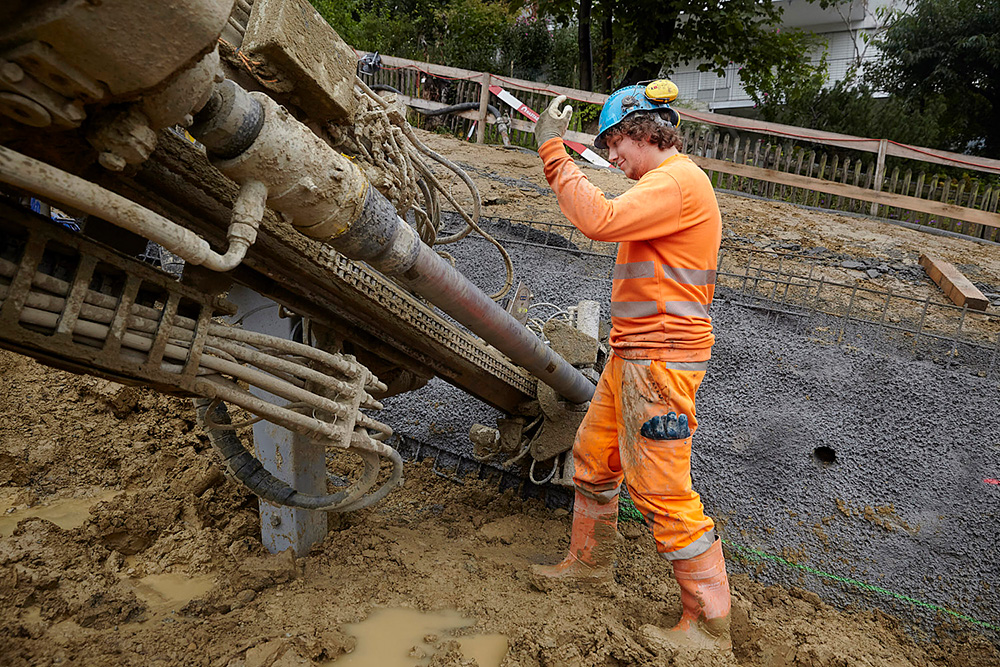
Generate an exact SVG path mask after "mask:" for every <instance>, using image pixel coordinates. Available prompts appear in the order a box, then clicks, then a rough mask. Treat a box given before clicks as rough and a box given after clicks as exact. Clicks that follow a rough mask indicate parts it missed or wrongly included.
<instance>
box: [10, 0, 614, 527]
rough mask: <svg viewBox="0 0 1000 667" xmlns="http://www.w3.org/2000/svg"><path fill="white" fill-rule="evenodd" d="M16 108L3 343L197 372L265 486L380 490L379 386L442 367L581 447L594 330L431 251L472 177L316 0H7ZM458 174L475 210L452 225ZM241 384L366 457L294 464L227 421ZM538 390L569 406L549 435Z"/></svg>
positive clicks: (297, 500) (296, 422) (209, 404)
mask: <svg viewBox="0 0 1000 667" xmlns="http://www.w3.org/2000/svg"><path fill="white" fill-rule="evenodd" d="M0 114H2V116H0V238H2V242H0V303H2V305H0V344H2V345H3V346H4V347H8V348H11V349H15V350H17V351H20V352H22V353H26V354H29V355H31V356H34V357H36V358H39V359H42V360H43V361H45V362H46V363H49V364H52V365H56V366H59V367H63V368H67V369H70V370H74V371H76V372H82V373H93V374H100V375H103V376H106V377H110V378H113V379H116V380H118V381H122V382H126V383H141V384H146V385H150V386H153V387H156V388H157V389H159V390H162V391H165V392H171V393H177V394H182V395H189V396H196V397H199V400H198V409H199V415H200V416H201V418H202V419H203V421H204V423H205V424H206V425H207V426H208V427H209V428H210V429H211V430H212V432H213V442H214V443H215V444H216V445H217V448H218V449H219V450H220V451H222V452H223V456H224V457H225V459H226V461H227V465H228V467H229V469H230V471H231V472H232V473H233V474H234V475H235V476H236V477H237V478H239V479H240V480H241V481H243V483H245V484H246V485H247V486H249V487H250V488H251V489H253V491H254V492H255V493H256V494H258V495H259V496H261V497H262V498H264V499H266V500H268V501H269V502H271V503H275V504H278V505H285V506H292V507H300V508H306V509H309V510H315V509H325V510H328V511H344V510H350V509H356V508H358V507H363V506H366V505H368V504H370V503H371V502H374V501H375V500H377V499H378V498H380V497H382V496H383V495H384V494H385V493H387V492H388V490H390V489H391V488H392V486H393V485H394V484H395V482H396V480H398V478H399V475H400V472H401V463H400V460H399V456H398V454H397V453H396V452H395V451H394V450H393V449H392V448H391V447H389V446H388V445H386V444H385V442H384V440H385V438H386V437H387V436H388V435H389V434H390V432H391V431H390V430H389V429H388V428H387V427H386V426H384V425H382V424H380V423H379V422H378V421H376V420H375V419H373V418H372V417H370V416H367V415H366V414H364V413H362V412H361V409H369V410H376V409H378V408H379V407H381V404H380V403H379V400H378V399H379V398H381V397H384V396H388V395H391V394H394V393H400V392H405V391H409V390H412V389H414V388H417V387H419V386H421V385H422V384H423V383H425V382H426V381H427V379H428V378H430V377H431V376H434V375H438V376H441V377H443V378H444V379H446V380H448V381H449V382H451V383H453V384H455V385H457V386H459V387H461V388H463V389H464V390H466V391H468V392H469V393H470V394H473V395H475V396H477V397H479V398H480V399H482V400H484V401H486V402H488V403H490V404H492V405H494V406H496V407H498V408H500V409H502V410H504V411H505V412H507V413H509V414H510V415H511V421H510V424H513V425H514V426H509V425H506V426H505V425H502V428H501V430H502V431H503V434H502V435H503V440H504V442H505V443H507V442H509V441H511V440H512V439H513V440H516V442H517V443H519V445H518V446H520V444H523V443H525V441H526V440H525V431H526V429H528V432H529V433H531V434H532V435H534V436H536V437H534V438H533V439H532V440H531V448H530V449H531V451H530V453H531V454H532V455H533V456H535V457H536V458H543V457H544V458H546V459H550V458H552V457H553V456H555V455H556V454H558V453H560V452H562V451H565V450H566V449H568V447H569V446H570V437H571V434H572V430H573V429H572V428H571V427H567V426H568V425H569V424H570V423H571V422H573V420H574V419H575V420H577V421H578V420H579V416H578V415H580V414H582V413H581V412H580V411H579V409H578V408H576V407H573V406H579V405H580V404H583V403H585V402H586V401H587V400H589V398H590V396H591V394H592V392H593V387H594V384H593V378H588V377H585V376H584V375H583V374H582V373H581V372H580V370H579V369H578V368H577V367H575V366H574V363H575V364H576V365H577V366H581V367H586V366H588V365H591V366H592V364H593V361H594V359H592V358H590V357H591V356H593V355H590V353H589V352H588V353H586V354H583V355H582V356H581V355H577V358H575V359H573V360H572V361H573V362H574V363H570V362H568V361H567V360H565V359H564V358H562V357H561V356H560V355H559V354H556V353H554V352H553V351H552V349H551V347H549V346H548V345H546V344H544V343H543V342H542V341H541V340H540V339H539V337H538V336H536V335H535V334H533V333H532V332H531V331H529V330H528V329H527V328H526V327H525V326H524V325H523V324H522V323H521V322H519V321H518V320H517V319H516V318H515V317H513V316H511V315H510V314H509V313H508V312H506V311H505V310H504V309H503V308H501V307H500V306H499V305H498V304H497V301H496V300H495V299H496V298H497V297H498V295H492V297H491V296H490V295H486V294H484V293H483V292H482V291H481V290H480V289H478V288H477V287H476V286H475V285H473V284H472V283H471V282H469V281H468V280H467V279H466V278H465V277H464V276H463V275H461V274H460V273H459V272H457V271H456V270H455V269H454V268H453V267H452V265H451V264H450V263H449V262H448V261H447V260H446V259H444V258H443V257H442V254H441V253H439V252H437V251H435V249H434V246H435V245H439V244H442V243H451V242H455V241H458V240H461V238H463V237H464V236H466V235H467V234H469V233H472V232H474V231H481V230H480V229H479V227H478V224H477V223H478V219H479V197H478V193H477V192H476V190H475V185H474V184H473V183H472V181H471V180H470V179H469V178H468V177H467V176H465V175H464V174H463V173H462V172H461V170H460V169H458V168H457V167H455V165H453V164H452V163H450V162H449V161H448V160H447V159H446V158H444V157H443V156H440V155H438V154H436V153H434V152H433V151H431V150H430V149H429V148H427V147H426V146H425V145H423V143H421V142H420V140H419V138H418V137H417V136H416V135H415V134H414V133H413V131H412V130H411V129H410V127H409V125H408V124H407V122H406V118H405V109H404V108H403V107H402V106H401V105H400V104H399V103H398V102H397V101H396V100H395V99H394V98H393V96H392V95H389V96H387V97H381V96H379V94H377V93H376V92H374V91H372V90H371V89H370V88H369V87H368V86H367V85H365V83H364V81H363V80H362V79H361V78H359V77H358V76H357V56H356V54H355V53H354V51H353V50H352V49H351V48H350V47H349V46H347V45H346V44H345V43H344V42H343V41H342V40H341V39H340V38H339V37H338V36H337V35H336V33H335V32H334V31H333V30H332V28H330V26H329V25H328V24H326V23H325V22H324V21H323V20H322V18H321V17H320V16H319V15H318V14H317V13H316V12H315V10H314V9H313V8H312V7H311V6H310V5H309V4H308V2H306V0H256V2H255V3H252V4H251V3H250V2H247V1H245V0H236V2H235V4H234V2H233V0H179V1H177V2H171V3H159V2H152V1H145V2H139V1H136V0H103V1H102V2H99V3H96V2H89V1H87V0H46V1H44V2H34V1H32V2H28V1H27V0H15V1H14V2H8V3H5V4H4V5H3V7H2V8H0ZM442 173H444V174H449V177H450V178H453V179H460V180H461V181H463V182H464V183H465V186H466V187H467V188H468V190H469V194H468V196H467V197H466V199H465V202H458V201H456V200H455V195H453V194H452V189H453V188H451V187H446V186H445V185H443V184H442V183H441V179H442V178H443V176H442ZM442 198H444V199H446V200H447V201H448V202H449V203H450V204H451V205H452V207H453V208H454V209H455V210H456V211H457V212H458V214H459V215H460V216H461V218H462V219H463V220H464V223H465V225H466V226H465V228H464V229H463V230H460V231H458V232H457V233H451V234H448V235H445V234H444V233H443V232H442V227H441V218H442V215H441V209H442V202H441V199H442ZM469 202H471V204H470V203H469ZM466 209H471V210H468V211H467V210H466ZM70 227H71V228H72V229H70ZM150 242H151V243H153V244H155V245H154V246H150V245H149V244H150ZM148 247H154V248H162V249H163V251H164V253H169V254H170V255H171V256H177V257H179V258H181V259H182V260H183V262H184V270H183V273H182V275H181V277H180V278H179V279H178V277H177V276H176V275H173V274H171V273H169V272H166V271H163V270H161V269H159V268H157V267H155V266H149V265H148V264H146V263H144V262H143V261H142V260H141V259H139V257H140V256H141V255H143V253H144V252H145V251H146V249H147V248H148ZM507 282H508V285H507V287H508V288H509V286H510V282H511V271H510V270H509V269H508V281H507ZM237 287H238V290H237V291H239V290H244V291H245V292H249V293H250V294H253V295H254V298H257V299H263V301H262V303H264V304H265V305H266V304H270V305H271V306H273V307H274V311H273V312H274V313H279V312H280V313H281V314H282V315H286V316H288V317H289V322H293V323H294V326H290V327H289V328H288V331H287V333H288V335H287V336H275V335H269V334H267V333H262V332H260V331H252V330H251V329H250V328H249V327H246V326H242V325H241V324H242V321H243V319H244V318H245V316H246V315H247V314H248V313H247V312H246V309H245V308H244V311H243V312H242V313H241V314H240V315H238V316H237V315H236V313H235V306H234V304H233V302H232V300H229V299H227V298H226V297H227V296H231V294H232V293H233V292H232V291H233V290H234V289H237ZM244 306H245V303H244ZM262 307H265V306H260V307H258V308H262ZM435 307H436V308H435ZM437 309H440V311H439V310H437ZM441 311H443V313H444V314H442V312H441ZM234 316H235V317H234ZM588 318H589V319H588ZM592 319H594V317H593V316H591V315H587V316H585V317H583V319H582V320H580V321H581V322H584V321H586V322H589V321H590V320H592ZM454 321H458V322H460V323H461V324H462V325H464V326H465V327H467V328H468V331H467V330H465V329H463V328H462V327H460V326H456V325H455V324H454ZM553 326H557V325H553ZM586 327H588V328H591V329H593V330H594V332H596V324H595V323H593V322H591V323H590V324H587V325H586ZM469 331H471V332H473V333H470V332H469ZM594 332H592V333H594ZM558 337H559V336H556V338H558ZM570 337H572V336H570ZM563 338H565V336H563ZM589 340H591V341H593V339H592V338H591V339H589ZM591 347H593V348H594V349H596V341H593V345H591ZM525 369H526V370H527V371H528V372H529V373H530V375H529V374H527V373H525ZM531 376H534V377H531ZM535 378H537V379H539V380H541V383H538V382H536V379H535ZM226 404H229V405H235V406H238V407H239V408H240V409H241V410H242V411H245V412H247V413H250V415H251V418H252V419H253V420H266V421H267V422H268V423H271V424H276V425H279V426H281V427H284V428H285V429H288V431H289V432H291V433H294V434H296V436H295V437H296V438H299V439H301V440H302V442H304V443H307V444H306V445H304V447H306V449H308V448H309V447H312V449H313V450H315V449H316V445H317V444H320V445H322V446H323V447H320V448H319V451H320V452H322V451H323V450H324V449H326V450H327V451H330V450H337V451H350V452H353V453H355V454H357V456H358V457H360V459H361V460H362V462H363V464H364V471H363V472H362V473H361V474H359V475H358V476H357V479H356V480H355V481H354V483H353V484H349V485H347V486H346V487H344V488H340V489H338V490H335V492H329V491H328V489H326V488H320V489H314V490H313V492H311V493H307V492H305V491H303V489H298V488H294V487H295V485H294V475H292V478H293V479H292V481H293V484H292V485H291V486H289V485H288V484H286V483H285V482H282V481H280V480H279V479H277V478H276V477H275V476H274V475H272V474H271V473H270V472H268V470H267V469H266V468H265V467H263V466H262V465H261V462H260V461H259V460H258V459H257V458H256V457H255V456H253V455H252V454H250V453H249V452H247V451H246V449H245V448H244V447H243V446H242V445H241V444H240V442H239V440H238V439H235V438H233V437H231V436H232V432H233V428H235V427H234V426H232V425H231V424H229V423H228V422H229V419H228V416H227V414H226V411H225V410H224V409H223V408H224V406H225V405H226ZM544 415H548V416H549V420H550V421H552V422H553V423H555V422H560V421H561V420H562V421H563V427H562V428H559V427H558V425H557V426H554V427H553V428H551V429H549V436H547V437H546V436H544V434H543V432H542V429H540V427H539V423H540V419H539V418H540V417H541V416H544ZM567 415H569V416H567ZM515 431H516V433H515ZM557 432H559V433H562V435H556V434H557ZM566 433H569V436H567V435H566ZM480 435H481V436H482V434H480ZM495 436H496V437H495V438H494V440H495V441H496V443H499V441H500V440H501V437H500V436H501V433H500V431H497V432H496V434H495ZM490 437H492V436H490V435H489V434H487V435H486V436H483V437H480V438H479V441H478V446H479V448H480V451H482V450H483V448H484V447H485V448H486V449H489V446H490V445H489V442H488V441H489V440H490ZM547 439H548V441H549V442H548V444H547V445H546V444H545V443H546V441H547ZM504 446H509V445H504ZM497 451H498V452H499V451H500V450H497ZM258 453H259V452H258ZM306 458H308V457H306ZM383 458H384V459H389V460H391V461H392V466H390V467H391V468H392V472H391V473H390V474H386V473H385V472H383V474H382V475H381V477H379V469H380V459H383ZM300 463H301V462H300ZM322 463H323V457H322V453H321V454H320V456H319V464H320V465H322ZM272 467H273V466H272ZM279 467H280V466H279ZM560 470H561V469H560ZM553 476H554V477H557V478H561V479H562V478H565V477H566V474H565V471H561V472H560V474H559V475H553ZM286 477H287V476H286ZM320 486H322V487H325V486H326V485H325V483H323V484H321V485H320ZM373 488H375V489H376V490H375V491H372V489H373Z"/></svg>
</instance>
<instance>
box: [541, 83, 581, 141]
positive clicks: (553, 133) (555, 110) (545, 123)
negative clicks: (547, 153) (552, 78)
mask: <svg viewBox="0 0 1000 667" xmlns="http://www.w3.org/2000/svg"><path fill="white" fill-rule="evenodd" d="M565 101H566V96H565V95H560V96H559V97H557V98H556V99H554V100H552V103H551V104H550V105H549V107H548V108H547V109H546V110H545V111H543V112H542V116H541V118H539V119H538V122H537V123H535V141H536V142H538V145H539V146H541V145H542V144H544V143H545V142H546V141H548V140H549V139H555V138H556V137H559V138H560V139H561V138H562V136H563V135H564V134H566V130H568V129H569V119H570V118H572V117H573V107H571V106H569V105H568V104H567V105H566V106H564V107H563V108H562V111H560V110H559V106H560V105H561V104H562V103H563V102H565Z"/></svg>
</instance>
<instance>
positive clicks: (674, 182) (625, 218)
mask: <svg viewBox="0 0 1000 667" xmlns="http://www.w3.org/2000/svg"><path fill="white" fill-rule="evenodd" d="M538 153H539V155H540V156H541V158H542V161H543V162H544V163H545V178H546V179H547V180H548V182H549V185H551V186H552V189H553V190H554V191H555V193H556V197H557V198H558V200H559V208H560V209H562V212H563V214H564V215H565V216H566V217H567V218H568V219H569V221H570V222H572V223H573V224H574V225H575V226H576V227H577V228H578V229H579V230H580V231H581V232H583V233H584V234H585V235H586V236H588V237H589V238H592V239H594V240H595V241H610V242H617V243H619V246H618V258H617V261H616V263H615V268H614V274H613V276H612V288H611V347H612V348H614V350H615V353H616V354H617V355H618V356H620V357H622V358H625V359H657V360H661V361H674V362H695V361H707V360H708V359H709V357H710V356H711V348H712V343H714V342H715V336H713V335H712V320H711V318H710V317H709V316H708V307H709V305H710V304H711V303H712V297H713V295H714V294H715V273H716V270H717V268H718V255H719V245H720V243H721V241H722V217H721V215H720V214H719V204H718V202H717V201H716V199H715V191H714V190H713V189H712V183H711V181H710V180H709V179H708V176H707V175H706V174H705V172H703V171H702V170H701V169H700V168H699V167H698V165H696V164H695V163H694V162H692V161H691V158H689V157H688V156H686V155H683V154H677V155H675V156H673V157H670V158H667V159H666V160H664V161H663V163H662V164H660V165H659V166H658V167H656V168H655V169H652V170H650V171H649V172H648V173H646V174H644V175H643V176H642V177H641V178H640V179H639V180H638V182H636V184H635V185H634V186H632V188H631V189H629V190H628V191H627V192H625V193H624V194H622V195H620V196H619V197H617V198H615V199H610V200H609V199H607V198H606V197H605V196H604V193H603V192H601V190H600V189H599V188H597V187H596V186H594V185H593V184H592V183H591V182H590V181H589V180H587V177H586V176H584V174H583V172H581V171H580V169H579V168H578V167H577V166H576V165H575V164H574V163H573V160H572V159H571V158H570V156H569V155H568V154H567V153H566V148H565V147H564V145H563V142H562V140H561V139H550V140H549V141H546V142H545V143H544V144H542V146H541V147H540V148H539V149H538Z"/></svg>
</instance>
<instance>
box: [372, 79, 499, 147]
mask: <svg viewBox="0 0 1000 667" xmlns="http://www.w3.org/2000/svg"><path fill="white" fill-rule="evenodd" d="M370 88H371V89H372V90H374V91H384V92H387V93H395V94H397V95H402V94H403V92H402V91H400V90H397V89H395V88H393V87H392V86H388V85H386V84H384V83H376V84H374V85H372V86H370ZM410 108H411V109H413V110H414V111H416V112H417V113H418V114H420V115H421V116H432V117H433V116H444V115H447V114H450V113H461V112H462V111H478V110H479V102H460V103H458V104H452V105H450V106H446V107H441V108H440V109H424V108H422V107H418V106H413V105H410ZM486 111H487V112H488V113H490V114H491V115H492V116H493V118H495V119H496V125H497V129H499V130H500V137H501V138H502V139H503V144H504V146H509V145H510V134H509V128H508V127H507V123H506V122H504V119H503V116H502V115H500V109H498V108H496V107H495V106H493V105H492V104H488V105H486Z"/></svg>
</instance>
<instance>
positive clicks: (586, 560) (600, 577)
mask: <svg viewBox="0 0 1000 667" xmlns="http://www.w3.org/2000/svg"><path fill="white" fill-rule="evenodd" d="M617 536H618V498H617V496H616V497H615V498H614V500H611V501H610V502H607V503H604V504H603V505H602V504H601V503H599V502H597V501H596V500H594V499H592V498H589V497H587V496H585V495H583V494H582V493H580V491H579V490H577V492H576V500H575V501H574V504H573V529H572V532H571V533H570V540H569V553H568V554H566V557H565V558H564V559H563V560H562V562H561V563H558V564H557V565H532V566H531V572H532V575H533V576H532V584H534V585H535V587H536V588H538V589H539V590H543V591H547V590H549V588H550V587H551V584H553V583H556V582H560V581H562V582H567V583H577V582H580V583H597V582H603V583H610V581H611V563H612V561H614V557H615V542H616V541H617Z"/></svg>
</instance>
